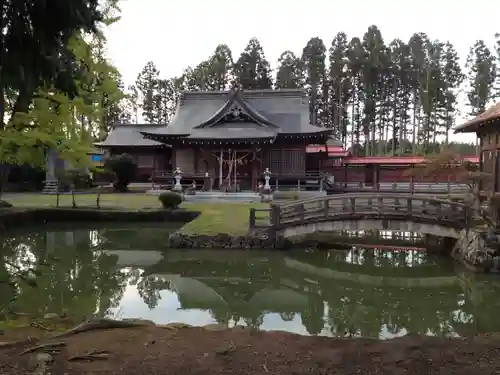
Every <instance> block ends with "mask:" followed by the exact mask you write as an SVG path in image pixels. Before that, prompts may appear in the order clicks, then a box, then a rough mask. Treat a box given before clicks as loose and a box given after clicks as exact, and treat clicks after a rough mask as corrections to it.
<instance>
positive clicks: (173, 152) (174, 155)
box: [170, 148, 177, 172]
mask: <svg viewBox="0 0 500 375" xmlns="http://www.w3.org/2000/svg"><path fill="white" fill-rule="evenodd" d="M176 159H177V148H172V166H171V167H172V168H171V171H170V172H173V171H174V170H175V167H176V164H177V160H176Z"/></svg>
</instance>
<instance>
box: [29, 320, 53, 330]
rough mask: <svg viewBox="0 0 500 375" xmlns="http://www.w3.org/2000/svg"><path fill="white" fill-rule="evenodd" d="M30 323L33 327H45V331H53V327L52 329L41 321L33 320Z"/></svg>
mask: <svg viewBox="0 0 500 375" xmlns="http://www.w3.org/2000/svg"><path fill="white" fill-rule="evenodd" d="M30 325H31V326H32V327H34V328H40V329H43V330H44V331H49V332H51V331H52V329H51V328H49V327H46V326H44V325H43V324H42V323H39V322H32V323H31V324H30Z"/></svg>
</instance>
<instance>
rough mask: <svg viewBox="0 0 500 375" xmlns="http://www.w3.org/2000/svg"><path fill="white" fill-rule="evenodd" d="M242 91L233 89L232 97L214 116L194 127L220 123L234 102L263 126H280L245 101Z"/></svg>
mask: <svg viewBox="0 0 500 375" xmlns="http://www.w3.org/2000/svg"><path fill="white" fill-rule="evenodd" d="M240 93H241V91H240V90H238V89H236V90H231V91H230V92H229V94H230V97H229V99H228V100H227V101H226V102H225V103H224V105H223V106H222V107H221V108H220V109H219V110H218V111H217V112H215V113H214V115H213V116H212V117H210V118H209V119H208V120H206V121H204V122H203V123H201V124H199V125H197V126H195V127H194V128H195V129H202V128H208V127H212V126H214V125H215V124H217V123H219V122H220V121H221V120H222V119H223V117H224V116H225V115H226V114H227V111H228V110H229V109H230V108H231V107H232V105H233V104H234V103H237V104H239V105H240V106H241V107H242V109H243V110H244V111H245V112H246V113H247V114H248V116H249V117H250V119H252V120H253V121H255V122H256V123H257V124H259V125H262V126H266V127H272V128H279V126H278V125H276V124H274V123H273V122H271V121H269V120H268V119H267V118H266V117H265V116H263V115H262V114H261V113H259V112H258V111H257V110H256V109H254V108H253V107H252V106H251V105H250V104H248V103H247V102H245V100H244V99H243V98H242V96H241V95H240Z"/></svg>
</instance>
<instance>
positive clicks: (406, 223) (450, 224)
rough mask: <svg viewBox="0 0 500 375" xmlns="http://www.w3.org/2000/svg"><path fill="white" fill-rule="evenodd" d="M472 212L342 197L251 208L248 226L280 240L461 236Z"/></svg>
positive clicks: (381, 197) (418, 200)
mask: <svg viewBox="0 0 500 375" xmlns="http://www.w3.org/2000/svg"><path fill="white" fill-rule="evenodd" d="M471 210H472V209H471V208H470V207H469V206H467V205H466V204H463V203H459V202H455V201H451V200H445V199H437V198H433V197H428V196H422V195H409V194H382V193H378V194H366V193H356V194H339V195H329V196H326V197H318V198H312V199H308V200H303V201H295V202H290V203H286V204H280V205H278V204H275V205H272V207H271V208H269V209H254V208H252V209H250V219H249V226H250V229H251V230H257V231H263V232H267V233H268V235H270V236H273V237H278V238H279V237H284V238H288V237H293V236H301V235H308V234H312V233H317V232H330V231H343V230H392V231H400V232H417V233H423V234H431V235H435V236H440V237H452V238H458V236H459V231H460V230H461V229H463V228H465V227H466V225H467V223H468V219H469V218H470V217H471V215H470V214H471V212H470V211H471ZM262 214H264V215H263V216H261V215H262Z"/></svg>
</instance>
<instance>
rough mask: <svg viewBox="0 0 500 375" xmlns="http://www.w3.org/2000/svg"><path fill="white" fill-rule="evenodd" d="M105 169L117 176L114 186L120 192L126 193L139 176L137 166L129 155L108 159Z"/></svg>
mask: <svg viewBox="0 0 500 375" xmlns="http://www.w3.org/2000/svg"><path fill="white" fill-rule="evenodd" d="M104 169H105V170H108V171H111V172H113V174H114V175H115V182H114V183H113V186H114V188H115V190H116V191H119V192H126V191H127V190H128V185H129V184H130V183H131V182H132V180H133V179H134V178H135V176H136V174H137V164H136V163H135V161H134V159H133V158H132V156H130V155H129V154H121V155H116V156H112V157H110V158H108V159H107V160H106V161H105V162H104Z"/></svg>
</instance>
